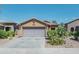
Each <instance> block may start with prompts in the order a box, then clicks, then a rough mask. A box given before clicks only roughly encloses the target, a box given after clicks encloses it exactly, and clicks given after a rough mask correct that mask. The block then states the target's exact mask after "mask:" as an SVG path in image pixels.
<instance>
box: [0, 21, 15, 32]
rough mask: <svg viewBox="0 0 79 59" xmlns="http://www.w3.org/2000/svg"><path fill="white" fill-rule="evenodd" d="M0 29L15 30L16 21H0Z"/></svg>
mask: <svg viewBox="0 0 79 59" xmlns="http://www.w3.org/2000/svg"><path fill="white" fill-rule="evenodd" d="M0 29H2V30H4V31H10V30H11V31H15V30H16V23H15V22H0Z"/></svg>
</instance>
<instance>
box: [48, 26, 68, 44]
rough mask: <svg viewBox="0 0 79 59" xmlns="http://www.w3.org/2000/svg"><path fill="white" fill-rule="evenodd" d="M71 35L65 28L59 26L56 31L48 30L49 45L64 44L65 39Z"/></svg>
mask: <svg viewBox="0 0 79 59" xmlns="http://www.w3.org/2000/svg"><path fill="white" fill-rule="evenodd" d="M68 35H69V32H67V31H66V29H65V28H64V26H58V27H57V28H56V29H55V30H48V38H49V43H50V44H52V45H61V44H64V39H65V37H67V36H68Z"/></svg>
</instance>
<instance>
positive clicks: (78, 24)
mask: <svg viewBox="0 0 79 59" xmlns="http://www.w3.org/2000/svg"><path fill="white" fill-rule="evenodd" d="M65 25H66V28H67V30H68V31H69V32H70V31H71V32H73V31H79V19H76V20H73V21H71V22H69V23H66V24H65Z"/></svg>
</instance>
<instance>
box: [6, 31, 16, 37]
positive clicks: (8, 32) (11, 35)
mask: <svg viewBox="0 0 79 59" xmlns="http://www.w3.org/2000/svg"><path fill="white" fill-rule="evenodd" d="M7 36H8V37H13V36H15V32H14V31H7Z"/></svg>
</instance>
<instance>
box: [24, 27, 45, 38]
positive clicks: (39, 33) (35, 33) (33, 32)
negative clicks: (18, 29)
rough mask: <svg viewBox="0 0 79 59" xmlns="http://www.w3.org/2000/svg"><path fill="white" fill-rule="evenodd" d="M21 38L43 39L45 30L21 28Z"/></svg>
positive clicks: (40, 28)
mask: <svg viewBox="0 0 79 59" xmlns="http://www.w3.org/2000/svg"><path fill="white" fill-rule="evenodd" d="M23 36H26V37H45V28H44V27H38V28H23Z"/></svg>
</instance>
